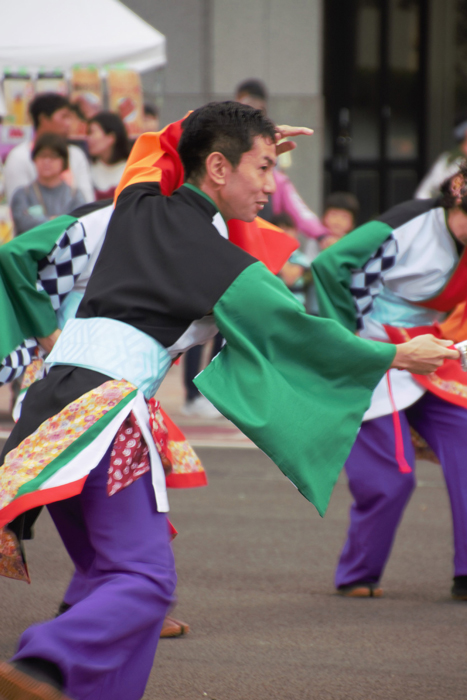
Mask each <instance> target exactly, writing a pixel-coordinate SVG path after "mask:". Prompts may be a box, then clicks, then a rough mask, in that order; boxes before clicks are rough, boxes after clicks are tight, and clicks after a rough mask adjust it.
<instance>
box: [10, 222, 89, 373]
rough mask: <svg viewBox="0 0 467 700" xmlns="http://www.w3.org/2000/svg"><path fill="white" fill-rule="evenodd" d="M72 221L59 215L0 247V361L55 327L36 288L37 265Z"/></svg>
mask: <svg viewBox="0 0 467 700" xmlns="http://www.w3.org/2000/svg"><path fill="white" fill-rule="evenodd" d="M75 221H76V219H75V218H74V217H72V216H59V217H57V218H56V219H53V220H52V221H48V222H46V223H44V224H41V225H40V226H37V227H36V228H34V229H31V231H28V232H27V233H23V234H22V235H21V236H18V237H17V238H15V239H14V240H12V241H10V242H9V243H5V245H3V246H1V247H0V318H1V319H2V333H1V334H0V360H2V359H4V358H5V357H6V356H7V355H9V354H10V352H12V350H14V349H15V348H16V347H17V346H18V345H19V344H20V343H22V342H23V341H24V340H25V339H26V338H31V337H45V336H47V335H50V333H53V331H54V330H55V329H56V328H57V318H56V315H55V311H54V309H53V307H52V304H51V302H50V297H49V295H48V294H47V293H46V292H45V291H44V290H38V289H37V273H38V262H39V260H42V259H43V258H44V257H45V256H46V255H48V254H49V253H50V252H51V251H52V250H53V248H54V246H55V244H56V242H57V240H58V239H59V238H60V236H61V235H62V234H63V233H64V232H65V231H66V229H67V228H69V227H70V225H71V224H73V223H74V222H75Z"/></svg>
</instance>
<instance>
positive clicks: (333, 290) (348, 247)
mask: <svg viewBox="0 0 467 700" xmlns="http://www.w3.org/2000/svg"><path fill="white" fill-rule="evenodd" d="M391 232H392V228H391V227H390V226H388V225H387V224H384V223H382V222H381V221H370V222H369V223H368V224H364V225H363V226H360V227H359V228H357V229H355V231H352V233H349V234H348V235H347V236H345V237H344V238H342V239H341V240H340V241H338V242H337V243H336V244H335V245H333V246H331V247H330V248H327V249H326V250H324V251H323V252H322V253H320V254H319V255H318V257H317V258H315V260H313V262H312V264H311V269H312V273H313V282H314V285H315V289H316V296H317V298H318V304H319V312H320V316H322V317H324V318H332V319H334V320H335V321H339V323H342V325H343V326H345V327H346V328H347V329H348V330H350V331H353V332H354V331H355V330H356V329H357V324H356V315H355V305H354V301H353V298H352V294H351V292H350V284H351V281H352V271H353V270H359V269H361V268H362V267H363V265H364V264H365V263H366V262H367V261H368V260H369V258H370V257H371V255H372V254H373V253H374V252H375V250H377V249H378V248H379V246H380V245H381V244H382V243H383V242H384V241H385V240H386V239H387V238H388V237H389V236H390V235H391Z"/></svg>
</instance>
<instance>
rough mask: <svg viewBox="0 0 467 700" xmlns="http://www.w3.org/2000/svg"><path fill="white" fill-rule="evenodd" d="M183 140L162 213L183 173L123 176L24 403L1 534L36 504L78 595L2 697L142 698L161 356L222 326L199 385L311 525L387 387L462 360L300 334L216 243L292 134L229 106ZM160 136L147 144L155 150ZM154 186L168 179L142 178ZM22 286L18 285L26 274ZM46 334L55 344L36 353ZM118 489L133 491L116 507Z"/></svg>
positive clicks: (160, 515) (166, 554)
mask: <svg viewBox="0 0 467 700" xmlns="http://www.w3.org/2000/svg"><path fill="white" fill-rule="evenodd" d="M183 127H184V131H183V135H182V138H181V140H180V144H179V148H178V150H179V154H180V157H181V160H182V163H183V166H184V170H185V178H186V183H185V184H184V185H182V186H181V187H179V188H178V189H177V190H176V191H175V193H174V194H173V195H172V196H171V197H163V196H161V192H162V193H163V192H164V189H166V185H167V178H170V177H171V176H173V174H174V172H175V171H174V167H175V170H176V167H177V166H176V165H175V166H174V162H175V161H174V160H172V161H171V160H170V153H169V152H170V148H169V145H167V148H166V151H165V154H164V155H162V156H161V157H160V158H159V159H157V160H156V162H155V157H156V156H155V155H153V156H152V158H150V154H149V155H148V160H147V162H146V164H144V163H143V162H142V161H141V160H137V159H136V156H135V159H136V160H133V161H132V160H131V158H130V164H129V170H128V174H127V176H124V177H123V180H122V183H121V186H120V190H119V193H118V198H117V202H116V209H115V213H114V215H113V217H112V219H111V221H110V224H109V228H108V232H107V235H106V238H105V241H104V244H103V246H102V250H101V253H100V255H99V258H98V260H97V262H96V265H95V267H94V270H93V273H92V275H91V278H90V280H89V282H88V285H87V289H86V292H85V296H84V299H83V301H82V302H81V304H80V307H79V309H78V312H77V318H76V319H74V320H70V321H68V322H67V324H66V325H65V328H64V330H63V332H62V334H61V335H60V337H59V339H58V341H57V342H56V344H55V346H54V349H53V351H52V353H51V355H50V356H49V358H48V359H49V361H50V362H51V363H52V369H51V370H50V372H49V374H48V375H47V377H46V378H45V379H43V380H42V381H40V382H37V383H36V384H34V385H33V386H32V387H31V388H30V390H29V392H28V394H27V395H26V399H25V401H24V405H23V409H22V414H21V417H20V420H19V421H18V423H17V426H16V428H15V429H14V431H13V433H12V435H11V437H10V439H9V441H8V443H7V445H6V449H5V464H4V467H3V469H2V470H0V497H1V502H0V525H3V524H7V523H9V522H10V521H11V520H12V519H13V518H14V517H16V516H17V515H19V514H20V513H22V512H24V511H25V510H27V509H28V508H30V507H32V506H34V505H36V506H37V505H42V504H49V506H48V507H49V510H50V513H51V515H52V518H53V520H54V522H55V524H56V526H57V528H58V530H59V533H60V535H61V537H62V539H63V541H64V543H65V546H66V547H67V549H68V552H69V553H70V555H71V557H72V559H73V561H74V563H75V566H76V568H77V569H79V570H80V571H81V572H82V575H83V577H85V578H86V579H87V581H88V588H87V590H85V587H83V591H82V596H81V598H80V599H79V600H76V601H75V603H74V604H73V606H72V607H71V608H70V610H68V611H67V612H66V613H64V614H63V615H61V616H60V617H58V618H56V619H54V620H51V621H48V622H45V623H43V624H41V625H37V626H35V627H32V628H30V629H28V630H27V631H26V632H25V633H24V634H23V635H22V637H21V640H20V644H19V650H18V652H17V654H16V655H15V657H14V659H13V661H12V663H10V664H1V665H0V693H2V694H3V695H4V696H5V697H6V698H7V699H10V698H11V699H13V700H14V699H16V698H20V699H22V700H33V699H34V700H53V699H55V698H56V699H57V700H59V699H60V698H65V697H66V696H65V693H66V694H67V696H69V697H73V698H75V700H84V699H85V698H86V700H98V698H113V700H138V699H139V698H141V696H142V695H143V693H144V687H145V684H146V681H147V677H148V675H149V672H150V669H151V665H152V661H153V657H154V653H155V649H156V646H157V639H158V636H159V632H160V628H161V625H162V622H163V619H164V616H165V613H166V610H167V607H168V605H169V603H170V600H171V596H172V592H173V589H174V586H175V572H174V566H173V557H172V553H171V550H170V545H169V537H168V529H167V521H166V516H165V512H166V511H167V510H168V504H167V499H166V493H165V480H164V473H163V469H162V465H161V462H160V460H159V458H158V455H157V452H156V451H155V449H154V443H153V441H152V438H151V433H150V432H149V430H148V423H149V417H148V415H147V408H146V404H145V402H144V398H143V397H144V396H147V397H149V396H152V395H153V394H154V392H155V391H156V389H157V386H158V385H159V384H160V382H161V381H162V378H163V376H164V374H165V373H166V371H167V369H168V367H169V365H170V359H171V357H175V356H177V355H178V354H179V353H180V352H182V351H183V350H185V349H186V348H187V347H189V346H190V344H192V343H193V342H199V340H200V338H203V337H206V336H207V334H212V333H213V332H216V328H215V325H217V326H218V327H219V329H220V331H221V332H222V334H223V336H224V337H225V338H226V340H227V346H226V347H225V348H224V349H223V350H222V352H221V353H220V355H218V356H217V358H215V360H214V361H213V362H212V363H211V365H210V366H209V367H208V368H207V370H206V371H205V372H204V373H203V375H201V377H200V379H199V380H198V385H199V386H200V388H201V390H202V391H203V393H205V394H206V395H207V396H208V398H209V399H210V400H211V401H213V403H215V405H216V406H217V407H218V408H219V409H220V410H221V411H222V412H223V413H224V414H225V415H227V417H229V418H231V419H233V420H234V421H235V422H236V424H237V425H240V427H241V428H242V429H243V430H244V431H245V432H246V433H247V434H248V435H250V436H251V437H252V438H253V439H255V441H256V443H257V444H258V445H260V446H261V447H262V448H263V449H264V450H265V451H266V452H267V453H268V454H270V455H271V456H272V457H273V459H275V461H276V462H277V463H278V464H279V465H280V467H281V469H282V470H283V471H284V472H285V473H286V474H287V475H288V476H289V477H290V478H291V479H292V481H294V483H295V484H296V485H297V487H298V488H299V490H300V491H301V492H302V493H303V494H304V495H306V496H307V497H308V498H309V499H310V500H312V501H313V502H315V504H316V505H317V507H318V508H319V510H320V512H323V511H324V508H325V506H326V503H327V500H328V499H329V492H330V488H331V487H332V483H333V482H334V481H335V479H336V478H337V473H338V469H339V468H340V466H341V464H342V462H343V459H345V457H346V456H347V454H348V452H349V450H350V447H351V444H352V441H353V439H354V437H355V433H356V431H357V428H358V424H359V421H360V419H361V416H362V414H363V412H364V410H365V409H366V407H367V406H368V402H369V397H370V395H371V391H372V390H373V388H374V386H375V384H376V383H377V381H378V380H379V378H380V377H381V375H382V374H383V373H384V372H385V371H386V369H387V368H388V367H390V366H393V367H397V368H404V367H408V368H410V369H412V370H414V371H415V370H416V371H419V372H430V371H433V370H434V369H435V368H436V367H438V366H439V365H440V364H441V362H442V361H443V359H444V358H445V357H451V358H456V357H457V356H458V353H457V352H456V351H453V350H449V349H448V348H447V345H448V341H438V340H435V339H430V338H424V337H422V338H416V339H414V340H412V341H410V342H408V343H405V344H403V345H402V346H400V347H399V348H396V347H395V346H393V345H391V344H386V345H383V344H378V343H371V342H369V341H366V340H362V339H359V338H356V337H354V336H353V335H352V334H351V333H348V332H347V331H345V330H344V329H341V328H340V327H339V325H338V324H335V323H334V322H329V321H321V320H316V319H313V318H310V317H308V316H306V314H305V313H304V311H303V309H302V308H301V306H300V305H299V304H298V303H297V302H296V301H295V300H294V298H293V297H292V296H291V295H290V294H289V293H288V291H287V290H286V289H285V287H284V285H283V284H282V283H281V282H280V281H279V280H277V279H276V278H275V277H274V276H273V275H271V273H269V272H268V271H267V270H266V268H265V267H264V266H263V264H262V263H261V262H258V261H257V260H256V259H255V258H254V257H252V256H251V255H249V254H247V253H246V252H245V251H244V250H241V249H240V248H238V247H236V246H235V245H232V243H231V242H230V241H229V240H227V239H226V238H227V235H228V234H227V227H226V225H225V220H229V219H240V220H241V221H246V222H248V221H252V220H253V219H254V217H255V216H256V215H257V213H258V212H259V211H260V210H261V208H262V206H263V204H264V202H265V201H266V198H267V196H268V194H270V193H271V192H272V191H273V190H274V181H273V177H272V170H273V168H274V165H275V162H276V145H275V144H276V138H277V137H279V138H280V137H282V136H284V135H287V134H289V135H293V130H289V131H288V130H287V129H279V133H278V134H277V133H276V130H275V127H274V125H273V124H272V123H271V122H270V121H269V120H267V119H266V118H265V117H264V116H263V115H262V114H261V113H260V112H258V111H257V110H254V109H252V108H250V107H246V106H242V105H238V104H236V103H217V104H216V103H214V104H211V105H207V106H206V107H203V108H200V109H199V110H196V111H195V112H194V113H192V114H191V115H190V117H188V118H187V119H186V120H185V122H184V124H183ZM304 131H305V133H306V132H307V130H304ZM299 132H300V130H297V133H299ZM153 136H154V143H155V144H156V143H160V142H161V141H162V140H163V138H165V137H164V132H162V134H161V135H159V136H158V137H157V138H156V135H153ZM144 138H145V137H143V139H144ZM146 142H147V139H146ZM137 151H138V149H137V148H136V152H137ZM168 154H169V155H168ZM172 157H173V158H175V155H174V153H173V152H172ZM168 161H169V162H168ZM161 168H162V169H163V170H164V177H162V178H161V177H155V176H154V174H155V172H156V171H157V169H159V170H160V169H161ZM165 176H166V177H165ZM25 235H27V234H25ZM16 263H17V265H19V266H21V261H16ZM23 271H24V273H25V274H24V277H23V279H24V285H26V286H27V283H28V275H27V265H26V266H25V268H24V270H23ZM5 282H6V283H8V279H6V280H5ZM34 283H35V281H34ZM211 312H212V313H211ZM24 322H25V323H26V321H24ZM261 324H262V328H258V326H260V325H261ZM57 335H58V333H57V331H56V330H55V329H54V328H50V332H49V334H48V336H47V337H46V338H45V339H44V340H43V343H44V345H52V344H53V343H54V342H55V341H56V338H57ZM317 392H318V393H319V394H320V397H321V398H322V401H321V402H320V405H319V406H318V407H314V406H313V403H312V402H313V396H317ZM310 394H311V396H312V399H311V400H310ZM305 401H306V406H307V407H308V408H309V409H310V410H309V412H308V413H309V415H308V416H305V415H304V411H303V408H304V405H305V404H304V402H305ZM289 406H290V409H289V408H288V407H289ZM289 411H290V415H289ZM316 413H319V415H320V416H322V417H323V419H324V424H325V427H324V429H323V430H321V429H318V423H319V421H318V420H317V419H316ZM127 418H130V419H131V418H132V419H134V420H135V421H136V422H134V423H133V428H132V429H133V430H135V431H136V432H138V435H139V434H140V433H141V434H142V436H143V438H144V441H145V444H146V447H147V448H148V450H149V455H150V461H151V470H150V471H147V470H145V469H141V463H140V461H139V457H138V458H137V457H135V461H132V459H131V457H130V458H129V459H128V460H127V462H126V464H125V463H124V462H123V459H122V460H120V462H119V463H118V464H117V460H116V459H115V454H114V452H115V451H116V450H114V449H113V448H114V447H115V446H114V443H113V439H114V437H115V435H116V434H118V431H119V428H120V426H121V425H122V422H124V421H125V420H126V419H127ZM299 418H300V419H302V425H301V426H300V430H302V428H304V434H305V435H306V443H309V442H310V441H311V442H312V444H313V450H314V460H313V461H314V464H313V468H312V469H311V470H310V468H309V460H310V451H309V450H308V452H307V451H306V449H304V456H303V458H300V454H301V452H302V448H304V442H305V441H304V440H301V441H300V439H299V438H298V436H297V434H295V433H294V431H293V430H292V431H291V427H292V426H294V425H297V423H299ZM331 435H332V438H333V439H332V440H331ZM139 437H141V436H140V435H139ZM336 437H337V440H338V448H337V449H336V447H335V442H334V441H335V440H336ZM135 439H136V438H135ZM331 442H332V445H330V443H331ZM292 443H297V444H296V445H295V444H294V445H292ZM128 462H129V463H128ZM122 472H123V473H124V478H125V480H126V486H127V487H126V488H123V489H120V490H116V492H115V493H114V486H115V484H116V482H117V481H119V480H121V479H122V478H123V475H122ZM112 493H113V495H111V494H112ZM2 518H3V519H2ZM148 533H150V535H148Z"/></svg>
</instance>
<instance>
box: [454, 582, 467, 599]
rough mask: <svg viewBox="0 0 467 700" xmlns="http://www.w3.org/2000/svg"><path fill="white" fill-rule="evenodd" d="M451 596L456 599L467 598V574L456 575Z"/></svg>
mask: <svg viewBox="0 0 467 700" xmlns="http://www.w3.org/2000/svg"><path fill="white" fill-rule="evenodd" d="M453 581H454V583H453V584H452V588H451V596H452V598H453V599H454V600H467V576H454V578H453Z"/></svg>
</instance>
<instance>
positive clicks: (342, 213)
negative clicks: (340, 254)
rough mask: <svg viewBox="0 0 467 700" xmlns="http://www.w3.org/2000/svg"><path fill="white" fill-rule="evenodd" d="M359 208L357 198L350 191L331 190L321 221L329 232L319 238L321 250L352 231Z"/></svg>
mask: <svg viewBox="0 0 467 700" xmlns="http://www.w3.org/2000/svg"><path fill="white" fill-rule="evenodd" d="M359 210H360V204H359V203H358V199H357V198H356V197H355V196H354V195H353V194H351V193H350V192H333V193H332V194H330V195H329V197H327V198H326V201H325V203H324V214H323V216H322V217H321V222H322V223H323V224H324V225H325V226H326V228H327V229H329V231H330V232H331V233H330V234H329V235H327V236H323V237H322V238H321V239H320V241H319V245H320V248H321V250H324V249H325V248H329V246H331V245H333V243H337V241H338V240H340V239H341V238H343V237H344V236H345V235H346V234H347V233H350V231H353V229H354V228H355V226H356V225H357V217H358V212H359Z"/></svg>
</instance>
